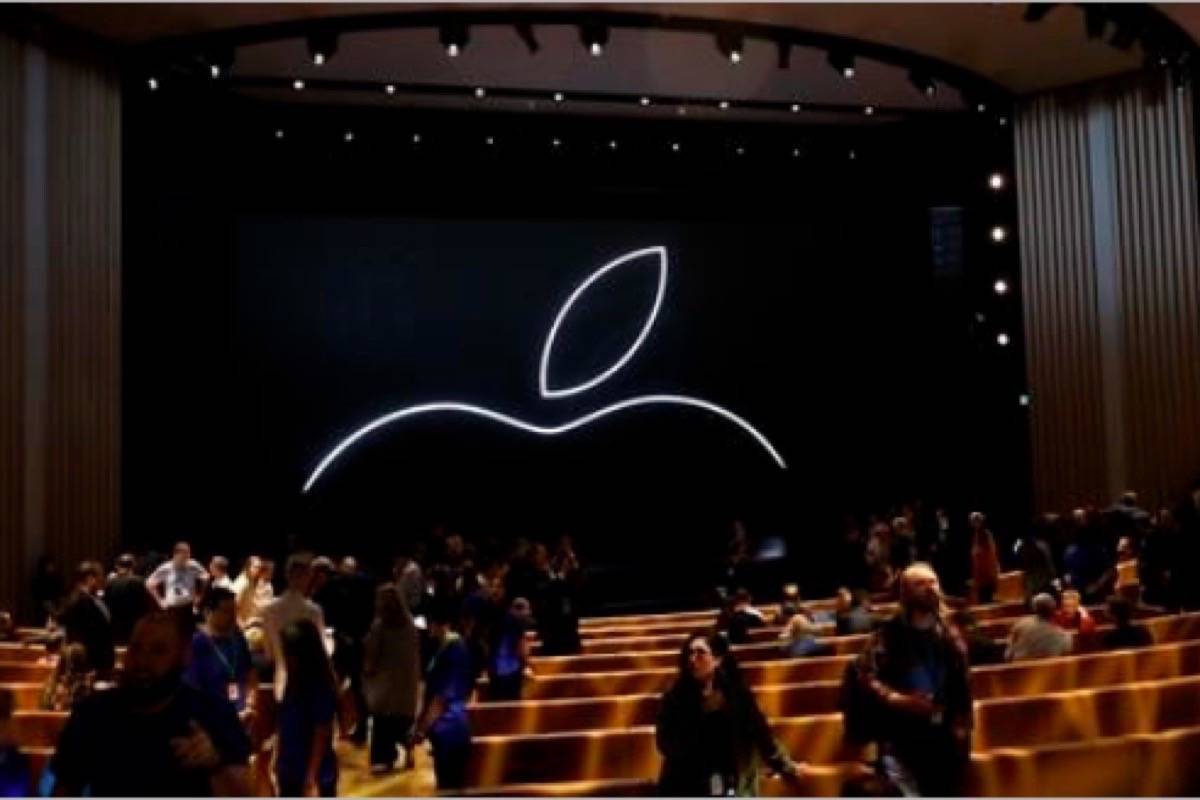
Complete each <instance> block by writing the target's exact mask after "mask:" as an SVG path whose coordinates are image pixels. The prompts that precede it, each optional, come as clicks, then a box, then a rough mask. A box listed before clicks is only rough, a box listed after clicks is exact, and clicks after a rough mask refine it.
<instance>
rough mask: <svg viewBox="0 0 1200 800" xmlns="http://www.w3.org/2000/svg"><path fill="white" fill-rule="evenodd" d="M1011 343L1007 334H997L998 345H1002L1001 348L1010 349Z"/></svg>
mask: <svg viewBox="0 0 1200 800" xmlns="http://www.w3.org/2000/svg"><path fill="white" fill-rule="evenodd" d="M1009 341H1010V340H1009V338H1008V334H1007V333H1004V332H1003V331H1001V332H1000V333H997V334H996V344H998V345H1000V346H1001V347H1008V343H1009Z"/></svg>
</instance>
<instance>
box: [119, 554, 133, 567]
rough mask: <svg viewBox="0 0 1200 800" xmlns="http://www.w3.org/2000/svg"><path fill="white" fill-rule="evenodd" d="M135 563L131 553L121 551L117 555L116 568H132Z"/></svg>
mask: <svg viewBox="0 0 1200 800" xmlns="http://www.w3.org/2000/svg"><path fill="white" fill-rule="evenodd" d="M136 563H137V561H136V560H135V559H134V557H133V553H122V554H121V555H119V556H117V568H118V569H133V566H134V564H136Z"/></svg>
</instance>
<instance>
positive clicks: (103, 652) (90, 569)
mask: <svg viewBox="0 0 1200 800" xmlns="http://www.w3.org/2000/svg"><path fill="white" fill-rule="evenodd" d="M103 580H104V569H103V568H102V567H101V566H100V565H99V564H97V563H96V562H95V561H84V562H83V563H81V564H80V565H79V567H78V568H76V570H75V588H74V590H73V591H72V592H71V595H70V596H69V597H68V598H67V601H66V604H65V605H64V606H63V611H62V615H61V617H60V619H59V622H60V623H61V624H62V626H63V628H64V629H65V631H66V638H67V642H69V643H74V642H78V643H80V644H82V645H83V646H84V648H85V649H86V650H87V660H88V665H89V666H90V667H91V668H92V669H94V670H96V675H97V677H99V678H102V679H104V678H107V677H108V676H109V675H111V674H112V669H113V664H114V663H115V662H116V651H115V649H114V648H113V631H112V619H111V616H110V614H109V611H108V607H107V606H105V605H104V601H103V600H101V599H100V597H99V593H100V586H101V585H102V581H103Z"/></svg>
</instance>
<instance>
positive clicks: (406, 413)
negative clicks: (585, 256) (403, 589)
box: [301, 245, 787, 494]
mask: <svg viewBox="0 0 1200 800" xmlns="http://www.w3.org/2000/svg"><path fill="white" fill-rule="evenodd" d="M652 253H657V254H658V256H659V277H658V290H657V292H656V293H655V296H654V306H653V308H651V309H650V315H649V316H648V317H647V318H646V322H645V324H644V325H643V326H642V330H641V331H640V332H639V333H638V336H637V339H635V340H634V342H633V344H632V345H631V346H630V348H629V349H628V350H626V351H625V353H624V355H622V356H621V358H619V359H617V361H616V362H615V363H613V364H612V366H610V367H609V368H608V369H607V370H605V371H604V372H602V373H600V374H599V375H597V376H595V377H594V378H592V379H591V380H590V381H587V382H585V383H581V384H578V385H576V386H572V387H567V388H566V389H550V388H549V387H548V386H547V373H548V371H549V363H550V351H551V349H552V348H553V345H554V337H555V336H556V335H557V333H558V327H559V325H560V324H561V323H562V321H563V319H564V318H565V317H566V314H567V312H568V311H569V310H570V309H571V306H572V305H574V303H575V301H576V300H577V299H578V298H579V297H580V295H582V294H583V293H584V292H585V291H586V290H587V289H588V287H590V286H591V285H592V284H593V283H595V282H596V281H598V280H599V279H600V278H602V277H604V276H605V275H606V274H608V272H610V271H611V270H613V269H616V268H617V267H619V266H621V265H622V264H625V263H627V262H629V261H633V260H634V259H637V258H641V257H643V256H646V255H649V254H652ZM666 288H667V248H666V247H665V246H664V245H656V246H654V247H646V248H643V249H641V250H635V251H633V252H631V253H626V254H625V255H623V256H621V257H620V258H617V259H614V260H613V261H610V262H608V263H607V264H605V265H604V266H603V267H601V268H600V269H598V270H596V271H595V272H594V273H592V274H591V275H590V276H589V277H588V279H587V280H585V281H584V282H583V283H581V284H580V285H579V286H578V287H577V288H576V289H575V291H574V292H572V293H571V296H570V297H568V298H567V302H566V303H564V304H563V306H562V308H560V309H559V312H558V315H557V316H556V317H555V318H554V324H553V325H552V326H551V327H550V334H549V336H547V337H546V344H545V346H544V347H543V348H542V358H541V363H540V365H539V369H538V390H539V392H540V393H541V395H542V397H546V398H555V397H566V396H569V395H573V394H578V393H579V392H582V391H585V390H587V389H590V388H592V387H594V386H596V385H598V384H600V383H603V382H604V381H606V380H608V378H610V377H611V376H612V375H613V373H615V372H616V371H617V370H619V369H620V368H621V367H623V366H625V364H626V363H628V361H629V360H630V359H631V358H633V355H634V353H636V352H637V349H638V348H639V347H641V345H642V342H643V341H645V339H646V337H647V336H648V335H649V334H650V328H652V327H653V326H654V321H655V319H656V318H657V317H658V309H659V308H660V307H661V305H662V300H663V295H664V294H665V293H666ZM650 405H675V406H686V407H691V408H699V409H702V410H704V411H708V412H709V413H711V414H715V415H717V416H719V417H722V418H723V419H726V420H729V421H730V422H732V423H733V424H734V425H737V426H738V427H739V428H741V429H742V430H744V431H746V432H747V433H749V434H750V435H751V436H752V437H754V440H755V441H757V442H758V443H759V444H760V445H761V446H762V448H763V449H764V450H766V451H767V452H768V453H769V454H770V456H771V458H773V459H774V460H775V463H776V464H778V465H779V468H780V469H787V463H786V462H784V460H783V456H781V455H779V451H778V450H776V449H775V447H774V446H773V445H772V444H771V442H770V441H769V440H768V439H767V437H766V436H764V435H763V434H762V433H761V432H760V431H759V430H758V429H757V428H755V427H754V426H753V425H751V424H750V423H749V422H747V421H746V420H744V419H743V418H741V417H739V416H738V415H737V414H735V413H733V412H732V411H730V410H729V409H727V408H724V407H722V406H719V405H717V404H716V403H710V402H708V401H707V400H701V399H700V398H698V397H690V396H688V395H682V394H648V395H639V396H637V397H629V398H626V399H625V400H620V401H618V402H616V403H613V404H611V405H607V406H605V407H603V408H600V409H597V410H595V411H593V412H591V413H590V414H585V415H583V416H582V417H578V418H576V419H573V420H570V421H568V422H564V423H563V424H561V425H554V426H545V425H535V424H533V423H531V422H526V421H524V420H521V419H517V418H516V417H511V416H509V415H507V414H501V413H500V412H499V411H493V410H491V409H490V408H484V407H483V406H477V405H472V404H470V403H459V402H452V401H450V402H436V403H424V404H421V405H416V406H408V407H406V408H401V409H398V410H396V411H392V412H390V413H388V414H384V415H383V416H381V417H377V418H375V419H374V420H372V421H371V422H368V423H367V424H366V425H363V426H362V427H361V428H359V429H358V430H356V431H354V433H352V434H350V435H349V436H347V437H346V438H344V439H342V441H340V442H338V444H337V446H335V447H334V448H333V449H332V450H330V451H329V453H328V454H326V456H325V457H324V458H323V459H321V462H320V463H319V464H317V466H316V469H314V470H313V471H312V474H311V475H309V476H308V480H307V481H305V483H304V488H303V489H302V490H301V493H302V494H307V493H308V490H309V489H311V488H312V487H313V484H315V483H316V482H317V480H318V479H319V478H320V477H321V475H322V474H323V473H324V472H325V470H326V469H328V468H329V466H330V464H332V463H333V462H334V461H335V460H336V459H337V458H338V456H340V455H341V454H342V453H344V452H346V450H347V449H349V448H350V447H351V446H353V445H354V444H355V443H356V442H358V441H359V440H360V439H362V438H363V437H365V436H367V435H368V434H370V433H372V432H374V431H376V430H378V429H380V428H382V427H384V426H385V425H390V424H391V423H393V422H397V421H399V420H402V419H406V418H408V417H415V416H419V415H422V414H437V413H445V412H457V413H462V414H471V415H473V416H477V417H483V418H484V419H489V420H491V421H493V422H499V423H500V424H502V425H508V426H509V427H512V428H516V429H518V430H523V431H526V432H527V433H533V434H537V435H538V436H558V435H560V434H564V433H569V432H570V431H573V430H575V429H576V428H582V427H584V426H586V425H590V424H591V423H593V422H595V421H597V420H599V419H602V418H603V417H607V416H609V415H611V414H616V413H618V412H621V411H624V410H626V409H629V408H636V407H638V406H650Z"/></svg>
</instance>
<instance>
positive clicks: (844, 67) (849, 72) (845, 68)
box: [827, 50, 854, 80]
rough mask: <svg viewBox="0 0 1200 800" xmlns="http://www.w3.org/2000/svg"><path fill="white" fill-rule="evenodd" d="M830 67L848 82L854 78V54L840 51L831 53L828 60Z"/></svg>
mask: <svg viewBox="0 0 1200 800" xmlns="http://www.w3.org/2000/svg"><path fill="white" fill-rule="evenodd" d="M827 60H828V61H829V66H831V67H833V68H834V69H835V70H837V73H838V74H839V75H841V76H842V77H843V78H845V79H846V80H850V79H851V78H853V77H854V54H853V53H843V52H841V51H839V50H831V51H829V56H828V58H827Z"/></svg>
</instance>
